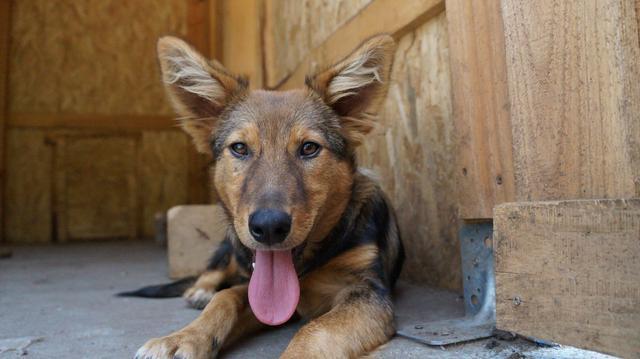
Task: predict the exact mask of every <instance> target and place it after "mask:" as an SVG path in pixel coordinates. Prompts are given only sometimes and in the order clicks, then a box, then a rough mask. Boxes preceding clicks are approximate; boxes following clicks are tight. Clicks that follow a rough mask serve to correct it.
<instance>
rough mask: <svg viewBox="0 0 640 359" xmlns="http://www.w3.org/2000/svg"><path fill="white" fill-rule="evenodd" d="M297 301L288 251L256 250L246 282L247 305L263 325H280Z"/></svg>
mask: <svg viewBox="0 0 640 359" xmlns="http://www.w3.org/2000/svg"><path fill="white" fill-rule="evenodd" d="M299 298H300V285H299V283H298V275H297V274H296V270H295V268H294V267H293V259H292V258H291V251H256V266H255V268H254V269H253V274H252V275H251V280H250V281H249V304H250V305H251V309H252V310H253V314H255V316H256V318H258V320H259V321H261V322H262V323H264V324H268V325H279V324H282V323H284V322H286V321H287V320H289V318H291V316H292V315H293V313H294V312H295V311H296V306H297V305H298V299H299Z"/></svg>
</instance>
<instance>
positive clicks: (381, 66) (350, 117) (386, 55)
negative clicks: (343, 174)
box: [306, 35, 396, 146]
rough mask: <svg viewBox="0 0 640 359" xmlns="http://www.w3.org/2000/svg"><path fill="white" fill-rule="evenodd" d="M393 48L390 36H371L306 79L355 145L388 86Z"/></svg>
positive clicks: (370, 126)
mask: <svg viewBox="0 0 640 359" xmlns="http://www.w3.org/2000/svg"><path fill="white" fill-rule="evenodd" d="M395 47H396V46H395V41H394V40H393V38H392V37H391V36H389V35H377V36H374V37H372V38H370V39H369V40H367V41H365V42H364V43H363V44H362V45H361V46H360V47H359V48H358V49H356V50H355V51H354V52H353V53H352V54H351V55H349V56H347V58H345V59H344V60H342V61H340V62H339V63H337V64H335V65H333V66H331V67H329V68H328V69H326V70H324V71H321V72H319V73H318V74H315V75H313V76H308V77H307V79H306V84H307V86H309V87H310V88H311V89H313V90H314V91H315V92H317V93H318V94H319V95H320V96H321V97H322V98H323V99H324V101H325V103H326V104H327V105H329V106H330V107H331V108H332V109H333V110H334V111H335V112H336V113H337V114H338V116H340V119H341V123H342V129H343V133H344V135H345V137H346V138H347V139H348V140H349V141H350V143H351V144H353V145H355V146H357V145H359V144H360V143H362V141H363V139H364V136H365V135H366V134H367V133H369V132H371V130H372V129H373V127H374V124H375V118H376V115H377V113H378V109H379V108H380V105H381V104H382V102H383V101H384V98H385V96H386V94H387V89H388V87H389V75H390V72H391V64H392V63H393V55H394V51H395Z"/></svg>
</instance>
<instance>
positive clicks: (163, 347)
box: [135, 331, 214, 359]
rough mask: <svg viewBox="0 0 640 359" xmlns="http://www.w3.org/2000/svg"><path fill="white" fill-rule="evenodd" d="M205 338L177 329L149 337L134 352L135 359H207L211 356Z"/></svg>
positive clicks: (209, 346) (210, 349) (210, 348)
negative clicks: (167, 333) (160, 336)
mask: <svg viewBox="0 0 640 359" xmlns="http://www.w3.org/2000/svg"><path fill="white" fill-rule="evenodd" d="M209 344H210V343H208V342H207V339H206V338H205V337H202V336H198V335H196V334H195V333H192V332H190V331H179V332H176V333H173V334H171V335H168V336H166V337H162V338H155V339H151V340H149V341H148V342H146V343H145V344H144V345H143V346H142V347H141V348H140V349H138V351H137V352H136V356H135V359H208V358H211V357H213V355H214V353H213V352H212V349H213V348H212V346H211V345H209Z"/></svg>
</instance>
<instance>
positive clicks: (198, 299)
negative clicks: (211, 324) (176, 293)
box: [182, 286, 216, 309]
mask: <svg viewBox="0 0 640 359" xmlns="http://www.w3.org/2000/svg"><path fill="white" fill-rule="evenodd" d="M214 294H216V292H215V291H214V290H209V289H206V288H200V287H196V286H193V287H191V288H189V289H187V291H186V292H184V294H183V295H182V296H183V297H184V299H185V300H186V301H187V304H188V305H189V306H190V307H191V308H195V309H204V307H206V306H207V304H209V302H210V301H211V298H213V295H214Z"/></svg>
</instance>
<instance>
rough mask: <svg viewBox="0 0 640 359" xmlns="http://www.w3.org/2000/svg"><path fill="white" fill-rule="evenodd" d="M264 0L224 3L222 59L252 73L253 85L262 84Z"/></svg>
mask: <svg viewBox="0 0 640 359" xmlns="http://www.w3.org/2000/svg"><path fill="white" fill-rule="evenodd" d="M263 10H264V2H263V0H224V1H223V3H222V28H223V35H222V63H223V64H224V65H225V67H227V68H228V69H229V70H231V71H232V72H234V73H236V74H241V75H246V76H248V77H249V81H250V85H251V88H262V86H263V83H264V82H263V74H264V71H263V63H262V30H263V28H262V23H263V21H262V18H263Z"/></svg>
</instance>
